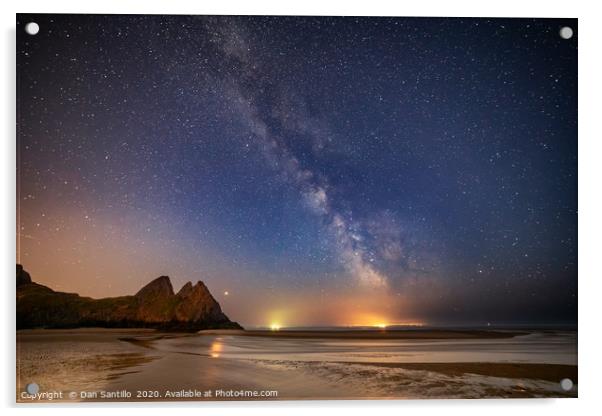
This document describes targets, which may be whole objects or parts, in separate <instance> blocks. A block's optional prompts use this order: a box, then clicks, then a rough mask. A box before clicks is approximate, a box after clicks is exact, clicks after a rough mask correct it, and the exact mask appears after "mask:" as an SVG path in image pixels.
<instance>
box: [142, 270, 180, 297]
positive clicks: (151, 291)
mask: <svg viewBox="0 0 602 416" xmlns="http://www.w3.org/2000/svg"><path fill="white" fill-rule="evenodd" d="M173 295H174V293H173V286H172V285H171V281H170V280H169V277H168V276H160V277H157V278H156V279H155V280H153V281H152V282H150V283H149V284H147V285H146V286H144V287H143V288H142V289H140V290H139V291H138V293H136V297H137V298H139V299H156V298H169V297H171V296H173Z"/></svg>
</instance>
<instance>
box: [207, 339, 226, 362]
mask: <svg viewBox="0 0 602 416" xmlns="http://www.w3.org/2000/svg"><path fill="white" fill-rule="evenodd" d="M223 349H224V344H222V342H221V339H220V338H217V339H216V340H215V341H213V343H212V344H211V351H210V355H211V357H212V358H219V356H220V354H221V352H222V351H223Z"/></svg>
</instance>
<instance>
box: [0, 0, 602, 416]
mask: <svg viewBox="0 0 602 416" xmlns="http://www.w3.org/2000/svg"><path fill="white" fill-rule="evenodd" d="M596 3H597V2H594V1H588V2H586V1H582V2H579V1H540V2H536V1H530V2H529V1H526V0H504V1H498V2H495V4H494V2H487V1H470V0H454V1H445V0H440V1H435V0H420V1H414V2H401V1H397V2H396V1H380V0H369V1H361V2H360V1H352V0H347V1H326V0H303V1H297V2H285V1H282V0H281V1H263V0H251V1H242V0H241V1H226V0H220V1H218V2H210V3H207V2H202V1H178V0H170V1H160V0H145V1H136V2H134V1H129V2H128V1H124V0H103V1H95V2H93V1H87V2H85V1H81V0H53V1H43V0H23V1H21V2H16V1H14V2H13V3H12V4H10V3H9V4H7V3H6V2H2V3H1V5H0V7H1V9H2V13H1V14H0V19H1V21H2V35H3V36H2V48H3V51H2V58H3V59H2V63H1V64H0V67H1V68H2V76H1V77H0V81H1V82H2V88H1V89H0V91H2V98H1V99H0V103H1V104H0V105H1V110H0V117H1V118H2V124H1V125H2V129H3V132H4V134H3V135H2V139H1V143H2V144H1V146H2V149H1V151H0V158H1V164H0V166H1V168H0V175H1V176H0V186H1V192H2V203H0V210H1V215H0V226H1V229H2V233H1V235H2V238H1V239H0V241H1V244H2V246H1V248H0V256H1V257H2V262H1V264H2V271H3V273H2V276H3V283H4V286H3V289H4V290H3V291H2V292H3V293H4V294H5V298H4V299H3V302H2V305H3V306H2V308H3V312H4V313H3V317H4V322H2V331H3V333H4V335H5V336H4V337H3V338H2V343H1V344H0V348H1V354H0V356H1V357H2V360H1V363H2V370H1V374H2V377H1V379H0V392H1V395H2V401H1V404H2V405H3V406H4V407H12V408H10V409H8V411H9V412H11V413H12V412H14V411H19V412H23V413H25V414H30V413H34V412H37V413H40V412H43V414H57V413H59V412H60V413H70V414H80V413H81V412H82V411H85V412H86V414H93V415H95V414H99V415H100V414H103V415H104V414H106V413H107V410H109V409H111V410H110V411H114V410H117V409H119V408H120V407H123V406H121V405H116V404H110V405H107V404H103V405H98V404H96V405H86V406H85V409H82V407H68V408H62V407H59V406H45V407H44V408H42V407H31V406H30V407H26V406H22V408H23V409H21V410H15V408H14V404H13V403H14V391H15V390H14V374H15V365H14V339H15V335H14V291H15V289H14V280H13V279H14V277H13V276H14V274H13V273H14V263H15V127H14V123H15V82H14V80H15V13H17V12H21V13H28V12H29V13H39V12H47V13H60V12H63V13H136V14H144V13H152V14H285V15H347V16H349V15H365V16H373V15H391V16H475V17H577V18H579V33H578V37H579V363H580V367H579V399H558V400H554V399H549V400H536V399H529V400H524V399H523V400H510V399H505V400H452V401H447V400H424V401H372V402H366V401H332V402H315V401H314V402H312V401H307V402H277V403H263V402H261V403H258V402H255V403H194V404H189V403H181V404H173V403H170V404H148V405H145V404H135V405H127V409H128V410H127V411H128V412H132V411H134V412H140V413H142V412H144V413H145V414H148V415H158V414H162V413H164V412H165V410H166V408H170V409H174V411H175V412H178V413H186V414H188V413H195V414H199V413H201V414H202V413H210V414H215V413H226V414H240V413H242V412H243V411H244V412H245V414H249V415H265V414H279V415H280V414H287V415H288V414H292V415H294V414H299V415H301V414H303V415H305V414H307V413H309V412H311V413H317V414H330V413H332V412H345V414H346V415H360V414H361V415H364V414H365V413H366V412H367V411H372V410H374V411H375V412H378V414H379V415H380V414H396V415H399V414H400V413H401V412H403V413H414V414H416V413H420V415H439V416H440V415H441V414H444V415H445V416H452V415H470V414H478V415H481V414H483V412H487V414H488V416H494V415H504V416H507V415H508V414H523V413H526V412H536V413H542V414H543V413H545V414H546V415H563V416H566V415H567V414H568V413H571V414H575V415H576V414H579V415H581V414H591V413H594V412H596V410H597V411H599V409H600V408H602V406H601V403H600V399H599V397H600V396H601V394H600V393H599V392H598V388H599V387H602V383H601V382H600V374H602V369H601V368H600V361H601V359H600V352H599V350H600V345H601V343H600V340H601V336H600V333H601V331H600V329H599V327H600V322H599V318H600V317H601V316H602V314H601V313H600V309H599V308H597V305H598V304H599V303H600V296H601V295H602V284H601V283H600V282H601V280H600V279H601V277H602V276H601V275H600V273H598V270H599V267H597V266H598V264H597V261H598V259H597V256H598V255H599V254H598V252H599V251H600V248H599V247H600V245H599V240H598V238H599V236H600V235H602V229H601V220H600V216H601V215H602V203H601V201H602V198H601V196H600V195H601V192H600V190H599V189H602V185H601V184H600V183H598V182H600V180H599V179H602V172H601V169H600V166H602V163H601V162H600V160H599V159H600V157H601V156H602V154H601V152H600V149H601V145H600V141H601V140H602V135H601V134H600V131H599V130H600V129H599V126H598V124H599V121H598V120H597V118H596V117H597V113H598V112H600V108H602V105H600V103H599V100H600V97H602V89H601V82H600V74H602V65H601V61H602V58H601V57H602V53H601V52H600V51H602V46H601V45H602V42H601V40H602V37H601V35H600V33H601V30H600V27H601V25H600V23H602V20H601V19H602V14H601V13H600V7H599V6H596ZM36 409H37V410H36Z"/></svg>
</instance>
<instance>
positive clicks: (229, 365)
mask: <svg viewBox="0 0 602 416" xmlns="http://www.w3.org/2000/svg"><path fill="white" fill-rule="evenodd" d="M17 340H18V346H17V354H18V366H17V370H18V371H17V401H18V402H26V403H30V402H46V401H48V399H47V398H42V397H29V396H27V395H26V394H25V395H24V394H23V392H24V391H25V389H26V386H27V384H28V383H32V382H35V383H37V384H38V385H39V387H40V392H56V393H57V395H56V396H59V395H58V392H60V393H61V395H60V396H61V397H54V398H53V400H54V401H67V402H69V401H107V400H109V401H157V400H162V401H170V400H295V399H337V398H338V399H367V398H377V399H387V398H388V399H391V398H393V399H405V398H414V399H415V398H480V397H492V398H493V397H575V396H576V395H577V382H578V379H577V354H576V334H575V333H574V332H567V331H563V332H561V331H539V332H537V331H472V332H471V331H448V330H442V331H437V330H422V331H414V330H408V331H347V332H345V331H343V332H339V331H331V332H322V331H204V332H202V333H200V334H190V333H161V332H156V331H152V330H130V329H128V330H107V329H73V330H26V331H18V333H17ZM564 378H570V379H571V380H572V381H573V383H574V386H573V388H572V389H571V390H570V391H564V390H562V389H561V387H560V384H559V382H560V380H561V379H564Z"/></svg>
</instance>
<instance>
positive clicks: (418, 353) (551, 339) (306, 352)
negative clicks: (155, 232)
mask: <svg viewBox="0 0 602 416" xmlns="http://www.w3.org/2000/svg"><path fill="white" fill-rule="evenodd" d="M152 348H153V349H157V350H159V351H171V352H182V353H190V354H201V355H206V356H213V357H216V358H217V357H220V358H229V359H250V360H271V361H274V360H275V361H279V360H291V361H321V362H383V363H387V362H388V363H397V362H414V363H418V362H420V363H427V362H429V363H437V362H439V363H446V362H448V363H449V362H513V363H543V364H568V365H577V341H576V335H575V334H574V333H570V332H556V333H544V332H539V333H531V334H528V335H521V336H517V337H514V338H502V339H465V340H453V339H446V340H417V339H409V340H404V339H395V340H357V339H340V340H332V339H298V338H269V337H254V336H236V335H223V336H214V335H213V336H212V335H205V336H200V337H198V336H196V337H186V338H171V339H169V338H168V339H160V340H157V341H155V342H153V343H152Z"/></svg>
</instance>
